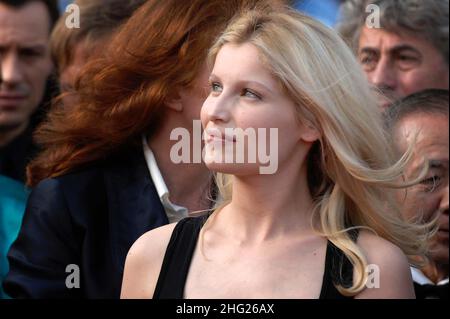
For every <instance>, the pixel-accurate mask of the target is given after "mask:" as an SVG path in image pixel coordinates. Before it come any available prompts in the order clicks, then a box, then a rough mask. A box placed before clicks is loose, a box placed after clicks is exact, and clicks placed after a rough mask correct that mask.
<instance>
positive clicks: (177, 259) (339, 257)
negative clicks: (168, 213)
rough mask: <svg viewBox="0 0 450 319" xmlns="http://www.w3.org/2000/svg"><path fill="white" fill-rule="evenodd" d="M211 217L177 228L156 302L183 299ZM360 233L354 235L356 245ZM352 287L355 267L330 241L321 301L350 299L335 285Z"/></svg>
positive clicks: (191, 219) (186, 221) (185, 221)
mask: <svg viewBox="0 0 450 319" xmlns="http://www.w3.org/2000/svg"><path fill="white" fill-rule="evenodd" d="M207 218H208V216H202V217H187V218H185V219H183V220H181V221H180V222H178V224H177V225H176V226H175V228H174V230H173V233H172V236H171V238H170V241H169V244H168V246H167V250H166V254H165V256H164V260H163V264H162V268H161V272H160V273H159V278H158V282H157V284H156V288H155V292H154V294H153V299H183V294H184V287H185V284H186V278H187V275H188V272H189V267H190V264H191V260H192V256H193V254H194V250H195V247H196V245H197V240H198V237H199V234H200V230H201V228H202V226H203V225H204V223H205V221H206V219H207ZM357 236H358V232H357V231H354V232H352V233H351V237H352V239H353V240H354V241H356V238H357ZM352 283H353V266H352V264H351V263H350V260H348V258H347V257H346V256H345V255H344V253H343V252H342V251H341V250H340V249H338V248H337V247H336V246H334V245H333V244H332V243H331V242H330V241H328V244H327V252H326V258H325V272H324V276H323V282H322V289H321V292H320V297H319V299H349V298H352V297H346V296H344V295H342V294H341V293H339V291H338V290H337V289H336V287H335V284H340V285H341V286H344V287H350V286H351V285H352Z"/></svg>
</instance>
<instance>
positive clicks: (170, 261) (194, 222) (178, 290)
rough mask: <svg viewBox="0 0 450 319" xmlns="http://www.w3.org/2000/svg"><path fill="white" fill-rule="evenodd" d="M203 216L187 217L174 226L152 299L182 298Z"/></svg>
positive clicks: (203, 220)
mask: <svg viewBox="0 0 450 319" xmlns="http://www.w3.org/2000/svg"><path fill="white" fill-rule="evenodd" d="M205 217H206V216H202V217H187V218H185V219H183V220H181V221H179V222H178V224H177V225H176V226H175V228H174V230H173V232H172V236H171V238H170V241H169V244H168V246H167V250H166V254H165V255H164V260H163V264H162V267H161V272H160V273H159V277H158V282H157V284H156V288H155V292H154V294H153V299H182V298H183V292H184V286H185V283H186V278H187V274H188V271H189V267H190V264H191V260H192V255H193V254H194V250H195V247H196V245H197V240H198V236H199V233H200V230H201V228H202V226H203V224H204V222H205V220H206V218H205Z"/></svg>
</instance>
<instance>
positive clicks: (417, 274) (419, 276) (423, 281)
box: [411, 267, 449, 286]
mask: <svg viewBox="0 0 450 319" xmlns="http://www.w3.org/2000/svg"><path fill="white" fill-rule="evenodd" d="M411 275H412V278H413V281H414V282H415V283H418V284H419V285H435V283H434V282H432V281H431V280H430V279H429V278H428V277H427V276H425V274H424V273H423V272H422V271H421V270H420V269H418V268H415V267H411ZM448 281H449V279H448V278H447V279H443V280H441V281H439V282H438V283H437V286H440V285H446V284H448Z"/></svg>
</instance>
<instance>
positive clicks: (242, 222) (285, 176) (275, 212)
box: [217, 161, 313, 241]
mask: <svg viewBox="0 0 450 319" xmlns="http://www.w3.org/2000/svg"><path fill="white" fill-rule="evenodd" d="M291 162H293V161H291ZM288 166H289V164H288V165H284V167H282V168H280V169H279V171H278V172H277V173H276V174H274V175H256V176H251V177H237V176H235V177H233V197H232V198H233V199H232V201H231V203H230V204H229V205H228V206H227V207H225V208H224V210H225V211H226V212H227V214H228V218H229V222H230V225H232V230H233V231H234V232H235V234H234V235H233V236H234V238H241V239H242V240H243V241H248V240H250V241H253V240H255V241H265V240H270V239H274V238H276V237H278V236H282V235H283V236H284V235H286V234H288V233H292V234H300V232H304V233H305V232H308V233H309V232H311V231H312V225H311V218H312V210H313V200H312V198H311V195H310V192H309V188H308V183H307V172H306V165H303V167H301V168H298V167H295V166H293V165H291V166H292V167H288ZM296 172H299V173H296ZM220 215H221V213H219V214H218V216H217V217H218V218H219V216H220Z"/></svg>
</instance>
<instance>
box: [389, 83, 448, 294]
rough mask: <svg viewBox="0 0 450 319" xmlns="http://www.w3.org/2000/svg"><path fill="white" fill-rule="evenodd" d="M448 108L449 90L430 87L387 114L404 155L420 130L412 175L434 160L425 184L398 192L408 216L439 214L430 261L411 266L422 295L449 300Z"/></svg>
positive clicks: (426, 218)
mask: <svg viewBox="0 0 450 319" xmlns="http://www.w3.org/2000/svg"><path fill="white" fill-rule="evenodd" d="M448 111H449V95H448V91H446V90H426V91H422V92H419V93H416V94H413V95H411V96H408V97H406V98H404V99H402V100H400V101H399V102H398V103H396V104H394V105H393V106H392V107H391V108H390V109H389V111H388V113H387V115H386V116H387V122H388V127H389V128H390V130H391V132H392V136H393V138H394V140H395V142H396V146H397V148H398V150H399V153H400V154H403V153H404V152H405V151H406V150H407V148H408V145H410V143H412V142H413V140H414V138H415V137H416V134H417V140H416V141H415V143H416V144H415V145H414V154H413V158H412V160H411V162H410V163H409V164H408V166H407V168H406V170H405V174H406V177H407V179H409V180H411V179H413V178H415V177H414V176H417V174H418V173H420V171H421V169H422V168H423V166H424V165H425V164H426V163H427V162H428V163H429V164H430V168H429V172H428V174H427V175H426V176H425V177H424V178H423V179H422V181H421V182H420V183H418V184H417V185H414V186H411V187H409V188H407V189H406V190H402V191H399V192H398V201H399V203H400V205H401V209H402V213H403V215H404V216H405V217H406V218H408V219H417V218H419V219H420V220H423V221H424V222H429V221H431V220H433V219H434V218H438V231H437V233H436V234H434V235H433V236H432V237H431V238H430V241H429V248H430V251H429V254H430V255H429V256H428V257H429V260H428V261H427V263H426V265H424V266H423V267H422V268H420V269H419V268H412V269H411V271H412V277H413V280H414V286H415V290H416V296H417V298H419V299H424V298H439V299H441V298H442V299H448V271H449V268H448V267H449V266H448V257H449V246H448V218H449V216H448V214H449V188H448V171H449V167H448V165H449V162H448V157H449V153H448V152H449V148H448V146H449V145H448V140H449V136H448V129H449V127H448V126H449V122H448Z"/></svg>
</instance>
